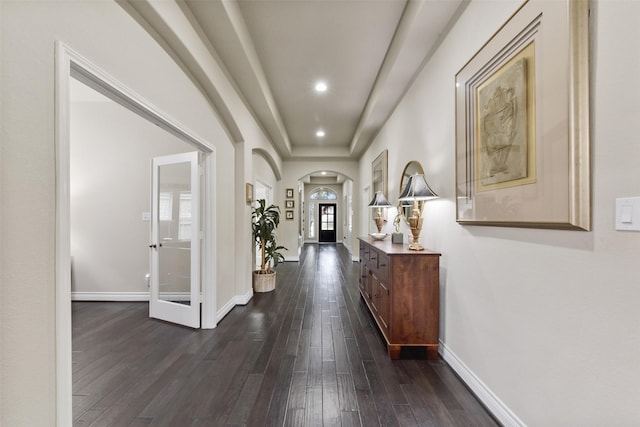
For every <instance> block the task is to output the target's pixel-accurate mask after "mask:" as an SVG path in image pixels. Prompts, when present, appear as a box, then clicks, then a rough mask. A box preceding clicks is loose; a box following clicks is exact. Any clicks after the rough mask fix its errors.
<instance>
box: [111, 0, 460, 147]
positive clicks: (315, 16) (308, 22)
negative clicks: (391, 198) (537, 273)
mask: <svg viewBox="0 0 640 427" xmlns="http://www.w3.org/2000/svg"><path fill="white" fill-rule="evenodd" d="M159 3H165V5H163V6H160V5H159ZM121 4H122V5H123V7H125V9H126V10H128V11H129V12H130V13H132V15H134V17H135V18H136V19H138V20H140V18H142V21H144V24H145V26H146V27H147V28H152V29H153V32H155V34H154V36H155V37H160V38H162V42H163V43H164V44H165V45H166V46H168V47H169V48H170V49H172V50H173V52H172V54H174V55H176V56H177V57H178V58H180V59H181V60H182V65H183V66H185V65H186V66H187V67H189V64H190V61H189V60H188V58H191V56H189V55H193V53H192V52H188V53H187V52H185V51H186V50H188V49H189V47H188V46H186V45H185V43H184V41H183V40H180V37H179V34H178V31H177V24H178V23H180V24H182V23H184V22H188V24H189V25H190V26H191V27H192V30H193V31H194V32H195V33H197V34H198V36H199V38H200V40H202V41H203V42H204V44H205V45H207V48H208V54H209V55H211V57H212V58H214V59H215V60H216V61H218V63H221V64H223V69H224V71H225V72H226V75H227V77H228V78H229V79H230V80H231V83H232V85H234V86H235V88H236V90H237V91H239V92H240V94H241V97H242V98H243V100H244V102H245V104H246V105H247V106H248V108H249V109H250V111H252V113H253V115H254V117H255V118H256V120H257V121H258V122H259V123H260V125H261V127H262V128H263V129H264V131H265V133H266V134H267V135H268V137H269V138H270V140H271V142H272V143H273V145H274V147H275V148H276V150H277V151H278V152H279V154H280V155H281V156H282V157H283V158H284V159H310V158H311V159H320V158H322V159H354V158H359V157H360V155H361V154H362V153H363V151H364V150H365V149H366V148H367V146H368V145H369V144H370V143H371V141H372V139H373V138H374V137H375V136H376V134H377V133H378V131H379V130H380V128H381V127H382V125H383V124H384V123H385V121H386V120H387V119H388V117H389V116H390V115H391V113H392V112H393V110H394V108H395V106H396V105H397V103H398V102H399V100H400V99H401V97H402V96H403V95H404V93H405V92H406V90H407V88H408V87H409V85H410V84H411V82H412V81H413V79H414V78H415V76H416V74H417V72H418V71H419V70H420V69H421V67H422V65H423V64H424V62H425V61H426V60H427V59H428V58H429V57H430V55H431V53H432V52H433V50H434V49H435V48H436V47H437V45H438V44H439V42H440V40H441V39H442V38H443V36H444V34H446V31H447V30H448V28H449V27H450V26H451V25H452V23H453V21H454V20H455V18H456V17H457V16H458V14H459V13H460V12H461V9H462V8H463V7H464V6H465V5H466V4H467V1H465V0H411V1H408V2H407V1H405V0H207V1H203V0H184V1H183V0H180V1H178V2H177V3H176V5H177V7H175V8H173V9H170V8H169V7H167V6H166V2H154V1H151V0H122V1H121ZM162 7H163V8H164V9H163V8H162ZM177 14H182V15H183V16H180V17H178V16H173V15H177ZM185 18H186V19H185ZM185 58H187V59H185ZM209 59H211V58H209ZM191 71H192V74H193V76H194V78H195V79H196V80H198V81H199V83H200V84H201V86H202V87H204V88H207V87H209V86H208V84H209V85H210V84H211V82H204V81H202V79H204V78H206V76H205V74H206V73H203V72H202V71H200V72H198V70H191ZM317 80H324V81H326V82H327V84H328V86H329V89H328V90H327V92H325V93H324V94H318V93H316V92H315V91H314V89H313V86H314V84H315V82H316V81H317ZM452 90H453V89H452ZM214 95H215V94H214ZM210 99H212V103H213V104H214V107H217V108H218V109H219V110H221V109H223V108H221V104H220V103H219V102H218V103H217V102H216V97H215V96H210ZM220 115H221V117H222V119H223V121H225V117H226V116H225V112H224V111H222V112H221V114H220ZM319 129H322V130H324V132H325V133H326V135H325V137H323V138H318V137H316V136H315V133H316V131H317V130H319Z"/></svg>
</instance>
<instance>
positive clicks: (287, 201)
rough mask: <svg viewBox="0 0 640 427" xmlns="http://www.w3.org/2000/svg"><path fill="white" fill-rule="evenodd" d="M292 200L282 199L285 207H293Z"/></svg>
mask: <svg viewBox="0 0 640 427" xmlns="http://www.w3.org/2000/svg"><path fill="white" fill-rule="evenodd" d="M293 203H294V202H293V200H285V201H284V207H285V208H287V209H293Z"/></svg>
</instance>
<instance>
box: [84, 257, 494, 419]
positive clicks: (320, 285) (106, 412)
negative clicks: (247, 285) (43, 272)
mask: <svg viewBox="0 0 640 427" xmlns="http://www.w3.org/2000/svg"><path fill="white" fill-rule="evenodd" d="M358 271H359V265H358V264H357V263H353V262H352V261H351V257H350V255H349V254H348V253H347V251H346V250H345V249H344V248H343V247H342V246H341V245H337V246H336V245H306V246H305V249H304V252H303V254H302V257H301V261H300V262H299V263H294V262H288V263H284V264H283V265H280V266H279V267H278V269H277V272H278V280H277V287H276V291H275V292H271V293H268V294H256V295H255V296H254V298H253V299H252V300H251V301H250V302H249V304H247V305H246V306H241V307H236V308H234V309H233V310H232V311H231V312H230V313H229V314H228V315H227V316H226V317H225V318H224V319H223V320H222V322H220V324H219V325H218V327H217V328H216V329H213V330H199V331H194V330H191V329H187V328H183V327H179V326H174V325H172V324H168V323H164V322H161V321H157V320H152V319H149V318H148V311H147V310H148V304H147V303H99V302H74V303H73V411H74V426H242V425H249V426H266V425H273V426H276V425H278V426H279V425H287V426H303V425H307V426H321V425H325V426H340V425H342V426H360V425H362V426H367V427H368V426H375V425H382V426H416V425H417V426H427V425H429V426H463V425H464V426H495V425H496V423H495V421H494V420H493V419H492V418H491V417H490V416H489V415H488V413H487V412H486V410H485V409H484V408H483V407H482V406H481V405H480V404H479V403H478V401H477V400H476V399H475V397H474V396H473V395H472V394H471V393H470V392H469V391H468V390H467V389H466V387H465V386H464V385H463V383H461V382H460V380H459V379H458V378H457V377H456V375H455V374H454V373H453V371H452V370H451V369H450V368H449V367H448V365H447V364H446V363H444V362H443V361H426V360H421V359H417V360H412V359H403V360H397V361H391V360H390V359H389V358H388V356H387V352H386V348H385V346H384V344H383V340H382V338H381V336H380V335H379V334H378V332H377V330H376V329H375V327H374V326H373V325H372V323H373V321H372V319H371V318H370V315H369V313H368V311H367V310H366V308H365V305H364V303H363V302H362V301H361V300H360V296H359V293H358V283H357V282H358Z"/></svg>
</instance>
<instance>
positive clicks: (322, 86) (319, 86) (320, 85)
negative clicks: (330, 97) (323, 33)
mask: <svg viewBox="0 0 640 427" xmlns="http://www.w3.org/2000/svg"><path fill="white" fill-rule="evenodd" d="M328 88H329V87H328V86H327V84H326V83H325V82H323V81H319V82H316V85H315V86H314V89H315V90H316V92H326V91H327V89H328Z"/></svg>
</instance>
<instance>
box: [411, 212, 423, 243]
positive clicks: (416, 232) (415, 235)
mask: <svg viewBox="0 0 640 427" xmlns="http://www.w3.org/2000/svg"><path fill="white" fill-rule="evenodd" d="M409 226H410V227H411V243H409V250H411V251H424V246H422V245H421V244H420V231H421V230H422V217H421V216H419V214H418V212H417V211H416V210H415V209H414V211H413V215H412V216H411V217H410V218H409Z"/></svg>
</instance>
